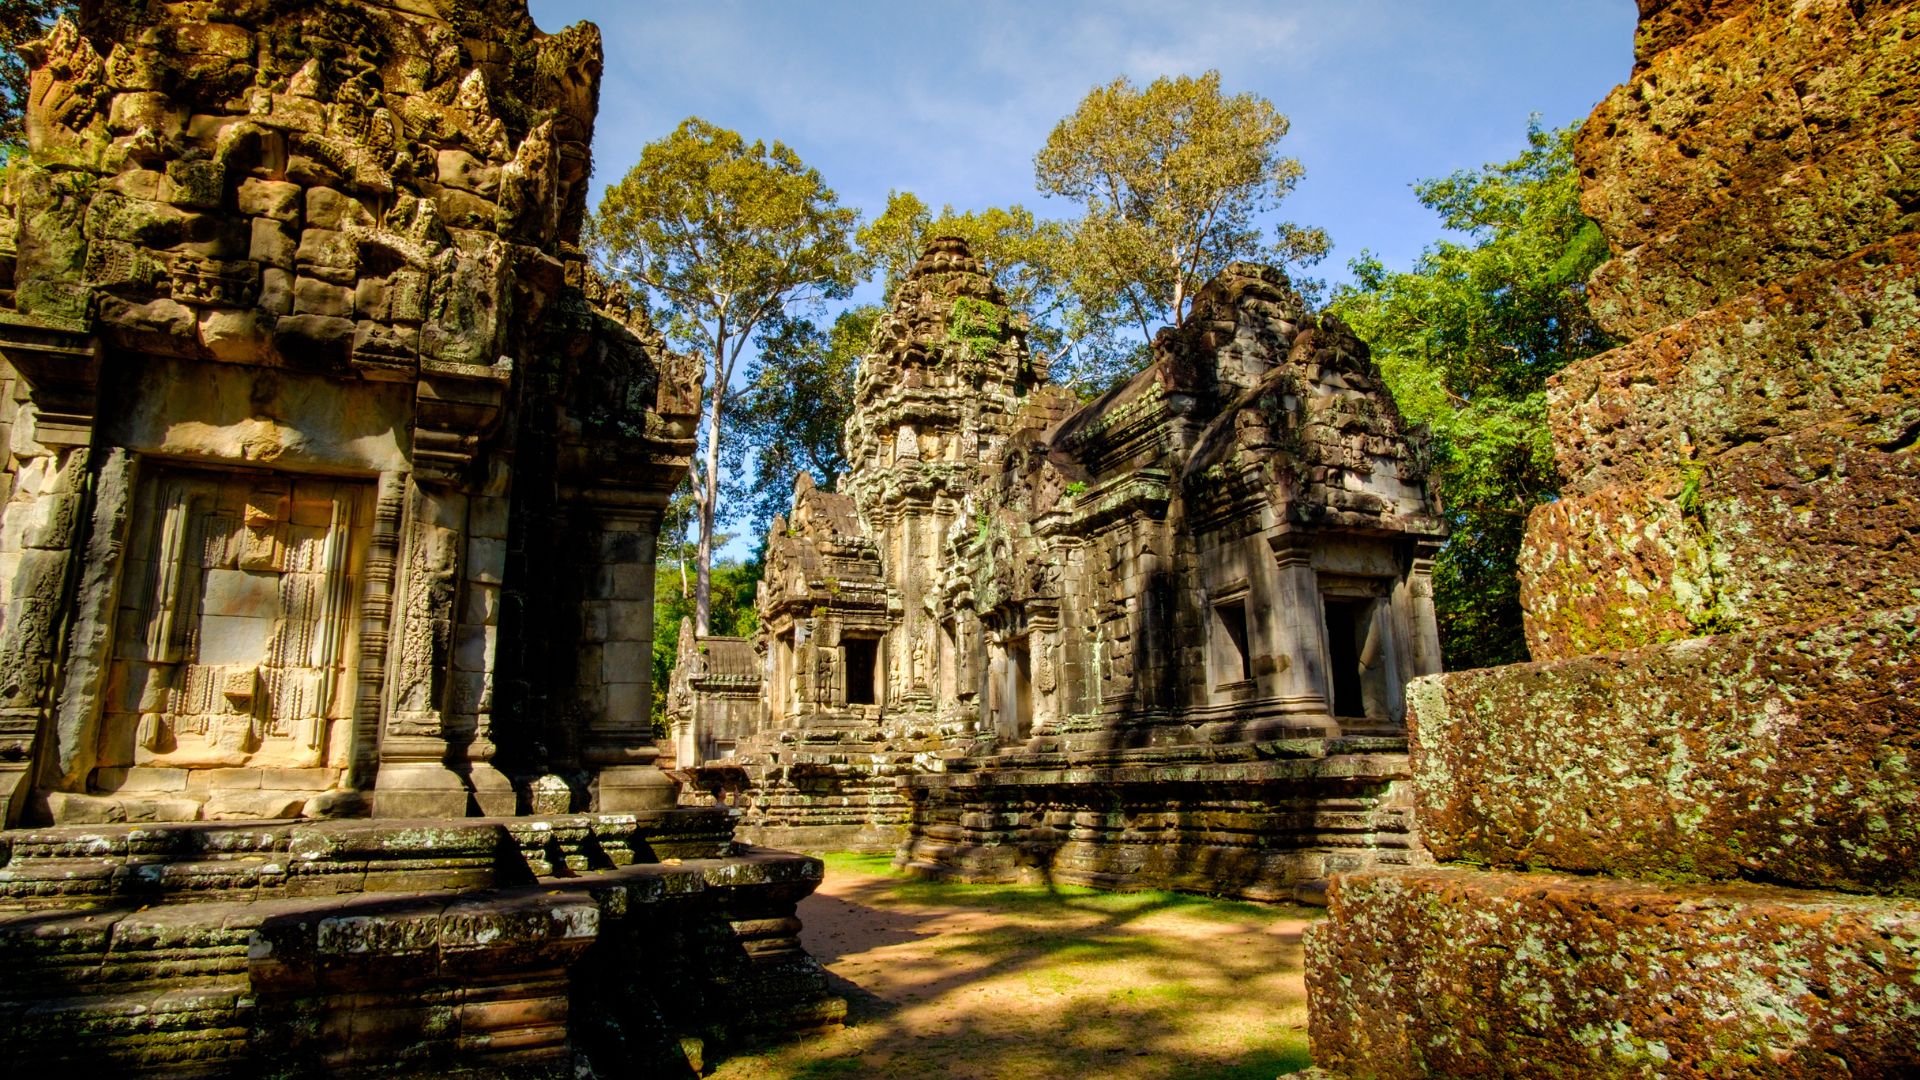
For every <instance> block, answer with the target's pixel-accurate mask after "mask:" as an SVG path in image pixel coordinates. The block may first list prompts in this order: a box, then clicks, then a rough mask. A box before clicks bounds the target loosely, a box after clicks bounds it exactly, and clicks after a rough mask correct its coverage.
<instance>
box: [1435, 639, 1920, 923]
mask: <svg viewBox="0 0 1920 1080" xmlns="http://www.w3.org/2000/svg"><path fill="white" fill-rule="evenodd" d="M1916 640H1920V609H1915V608H1910V607H1909V608H1902V609H1898V610H1893V611H1884V612H1877V613H1874V614H1871V615H1865V616H1861V617H1858V618H1852V619H1840V620H1834V621H1831V622H1826V623H1820V624H1816V625H1812V626H1798V627H1790V628H1779V629H1773V630H1766V631H1760V632H1756V633H1748V634H1741V635H1730V636H1725V637H1716V638H1707V639H1702V640H1698V641H1689V642H1684V643H1680V644H1676V645H1667V646H1662V647H1658V648H1650V649H1642V650H1639V651H1637V652H1630V653H1623V654H1606V655H1601V656H1592V657H1585V658H1581V659H1574V660H1565V661H1559V662H1555V663H1536V664H1525V665H1518V666H1514V667H1506V668H1489V669H1486V670H1481V671H1469V672H1459V673H1456V674H1453V675H1450V676H1447V677H1445V678H1442V679H1429V680H1423V681H1422V682H1420V683H1417V684H1416V689H1415V691H1414V693H1413V698H1412V708H1413V714H1414V716H1413V721H1412V728H1413V760H1414V777H1415V781H1416V784H1417V785H1418V789H1419V791H1420V832H1421V838H1422V840H1423V841H1424V842H1425V843H1426V845H1427V847H1428V849H1429V850H1430V851H1431V852H1432V853H1433V854H1434V856H1435V857H1436V858H1438V859H1441V860H1447V861H1463V862H1470V863H1476V864H1482V865H1493V866H1508V867H1538V868H1545V869H1556V870H1568V871H1575V872H1579V873H1606V874H1615V875H1622V876H1629V877H1643V878H1656V879H1679V880H1687V879H1699V878H1713V879H1724V878H1749V879H1752V880H1756V881H1764V882H1771V883H1776V884H1790V885H1800V886H1807V887H1813V888H1837V889H1845V890H1849V891H1872V892H1887V893H1897V894H1901V895H1907V896H1915V895H1920V813H1916V810H1917V809H1920V776H1916V774H1915V773H1914V771H1913V769H1912V765H1911V763H1912V762H1914V761H1920V654H1916V653H1915V651H1914V642H1915V641H1916Z"/></svg>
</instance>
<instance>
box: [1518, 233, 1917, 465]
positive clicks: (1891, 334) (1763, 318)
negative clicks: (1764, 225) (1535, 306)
mask: <svg viewBox="0 0 1920 1080" xmlns="http://www.w3.org/2000/svg"><path fill="white" fill-rule="evenodd" d="M1915 280H1920V233H1908V234H1905V235H1902V236H1900V237H1896V238H1895V239H1893V240H1890V241H1888V242H1886V243H1884V244H1878V245H1875V246H1873V247H1870V248H1867V249H1865V250H1864V251H1860V252H1858V253H1856V254H1854V255H1852V256H1850V257H1848V258H1846V259H1844V260H1841V261H1840V262H1838V263H1835V264H1833V265H1831V266H1825V267H1822V268H1821V269H1820V270H1818V271H1817V272H1814V273H1810V274H1802V275H1800V276H1798V277H1795V278H1791V279H1789V280H1787V281H1784V282H1782V283H1780V284H1778V285H1776V286H1772V287H1769V288H1766V289H1762V290H1759V291H1758V292H1754V293H1750V294H1748V295H1746V296H1743V297H1741V298H1739V299H1737V300H1734V301H1730V302H1728V303H1726V304H1723V305H1721V306H1720V307H1717V308H1714V309H1712V310H1710V311H1706V312H1703V313H1701V314H1699V315H1697V316H1695V317H1693V318H1691V319H1688V320H1686V321H1684V322H1680V323H1677V324H1675V325H1673V326H1669V327H1665V328H1663V329H1661V330H1658V331H1655V332H1654V333H1651V334H1648V335H1646V336H1643V337H1641V338H1639V339H1637V340H1635V341H1633V342H1632V343H1630V344H1627V345H1624V346H1622V347H1620V348H1617V349H1614V350H1612V351H1610V352H1606V353H1602V354H1601V355H1599V356H1595V357H1590V358H1589V359H1586V360H1583V361H1580V362H1579V363H1576V364H1573V365H1570V366H1569V367H1568V368H1567V369H1566V370H1564V371H1562V372H1560V373H1559V374H1558V375H1556V376H1555V377H1554V379H1553V380H1552V383H1551V385H1550V389H1549V391H1548V409H1549V417H1550V419H1551V421H1552V425H1553V442H1554V447H1555V457H1556V463H1557V464H1558V465H1559V468H1560V473H1561V475H1562V477H1564V478H1565V481H1566V483H1565V485H1564V486H1563V487H1562V489H1561V490H1562V493H1563V494H1566V495H1581V494H1585V493H1587V492H1590V491H1594V490H1597V489H1599V488H1600V487H1602V486H1604V485H1608V484H1623V483H1639V482H1643V481H1646V480H1648V479H1649V478H1658V477H1661V476H1672V475H1675V474H1676V470H1679V469H1681V468H1684V467H1690V466H1696V465H1698V464H1700V463H1702V462H1705V461H1711V460H1714V459H1717V458H1720V457H1722V456H1724V455H1726V454H1728V453H1729V452H1731V451H1735V450H1738V449H1741V448H1744V447H1747V446H1748V445H1750V444H1752V443H1756V442H1760V441H1764V440H1766V439H1771V438H1776V437H1778V436H1781V435H1790V434H1794V433H1796V432H1799V431H1802V430H1804V429H1807V428H1811V427H1818V426H1827V425H1839V426H1840V427H1842V428H1844V430H1843V431H1842V432H1840V433H1841V434H1844V435H1846V436H1848V437H1851V438H1852V439H1853V440H1855V441H1857V442H1858V443H1860V444H1862V445H1866V446H1895V445H1898V444H1899V443H1900V442H1901V441H1902V440H1903V439H1905V438H1908V437H1909V436H1908V432H1909V430H1910V429H1913V428H1914V427H1915V426H1916V425H1917V424H1920V299H1916V297H1915V293H1914V288H1913V283H1914V281H1915Z"/></svg>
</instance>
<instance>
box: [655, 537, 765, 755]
mask: <svg viewBox="0 0 1920 1080" xmlns="http://www.w3.org/2000/svg"><path fill="white" fill-rule="evenodd" d="M764 570H765V565H764V563H763V562H762V559H761V556H760V555H759V554H758V553H756V554H755V555H754V557H753V558H752V559H749V560H748V561H746V562H741V563H736V562H720V563H716V564H715V565H714V567H713V594H712V595H713V608H712V610H711V611H710V612H708V616H707V617H708V619H709V620H711V621H710V623H709V625H710V627H711V629H712V633H713V634H714V635H716V636H718V637H748V636H751V635H752V634H753V632H754V630H755V629H756V628H758V627H759V625H760V614H759V611H758V610H757V609H756V608H755V607H754V593H755V590H757V589H758V588H759V586H760V576H761V574H762V573H763V572H764ZM677 574H678V572H677V571H675V570H674V569H672V568H669V567H668V566H666V565H665V564H664V563H663V564H662V565H661V566H660V567H659V569H658V570H656V571H655V576H654V590H653V718H654V722H655V723H656V724H659V723H661V720H662V718H663V717H665V716H666V714H667V682H668V680H670V679H671V678H672V677H673V665H674V662H675V660H676V659H677V657H676V656H675V652H676V651H677V650H678V649H679V648H680V624H681V623H683V622H685V621H686V620H688V619H691V618H693V615H694V612H693V597H692V596H691V595H689V594H688V593H686V592H684V591H683V590H682V589H681V588H680V582H679V578H678V576H677Z"/></svg>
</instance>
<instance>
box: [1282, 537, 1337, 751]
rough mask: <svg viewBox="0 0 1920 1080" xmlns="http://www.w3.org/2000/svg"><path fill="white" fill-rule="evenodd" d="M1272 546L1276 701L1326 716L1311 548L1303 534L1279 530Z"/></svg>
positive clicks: (1295, 710) (1321, 633) (1323, 663)
mask: <svg viewBox="0 0 1920 1080" xmlns="http://www.w3.org/2000/svg"><path fill="white" fill-rule="evenodd" d="M1268 542H1269V543H1270V544H1271V545H1272V547H1273V559H1274V568H1275V574H1274V581H1275V594H1274V598H1273V610H1274V616H1275V621H1276V623H1277V624H1278V627H1279V633H1280V640H1279V642H1278V645H1279V647H1278V648H1277V649H1276V650H1275V651H1274V660H1275V665H1276V666H1277V667H1278V668H1279V669H1280V670H1279V671H1278V672H1277V692H1276V698H1277V703H1278V705H1279V706H1280V709H1281V711H1282V712H1288V713H1303V714H1305V713H1311V714H1317V715H1321V716H1327V715H1330V714H1331V713H1332V711H1333V710H1332V706H1331V705H1330V704H1329V703H1328V701H1327V678H1326V650H1325V647H1324V645H1323V642H1322V639H1323V638H1324V637H1325V631H1324V628H1323V617H1322V614H1321V611H1320V583H1319V580H1318V579H1317V578H1316V576H1315V574H1314V570H1313V548H1312V545H1311V544H1310V543H1309V542H1308V541H1307V539H1306V538H1305V537H1301V536H1299V535H1296V534H1291V533H1279V534H1276V535H1274V536H1271V537H1268Z"/></svg>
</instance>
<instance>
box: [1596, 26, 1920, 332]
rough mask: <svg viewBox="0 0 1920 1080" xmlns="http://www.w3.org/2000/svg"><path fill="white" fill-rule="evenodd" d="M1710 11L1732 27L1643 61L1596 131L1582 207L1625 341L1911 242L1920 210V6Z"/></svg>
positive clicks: (1614, 326)
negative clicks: (1918, 36)
mask: <svg viewBox="0 0 1920 1080" xmlns="http://www.w3.org/2000/svg"><path fill="white" fill-rule="evenodd" d="M1684 6H1685V7H1688V8H1699V7H1701V5H1698V4H1687V5H1684ZM1709 7H1710V8H1711V10H1710V11H1709V12H1704V13H1702V17H1703V18H1705V17H1711V16H1713V15H1721V14H1725V15H1726V16H1728V17H1726V18H1725V19H1724V21H1719V22H1717V23H1716V24H1715V25H1713V26H1712V27H1711V28H1707V29H1702V30H1701V31H1699V32H1698V33H1696V34H1694V35H1692V36H1690V37H1688V38H1686V39H1685V42H1686V44H1685V47H1684V48H1669V49H1666V50H1665V51H1662V52H1660V53H1658V54H1657V55H1653V56H1650V57H1649V56H1645V54H1644V53H1643V59H1644V60H1645V62H1646V66H1645V67H1644V68H1643V69H1642V70H1641V71H1639V72H1638V73H1637V74H1636V77H1635V79H1634V81H1633V82H1632V83H1630V84H1628V85H1627V86H1624V87H1621V88H1620V89H1618V90H1616V91H1614V93H1613V94H1612V95H1611V96H1609V97H1608V98H1607V99H1606V101H1604V102H1602V103H1601V105H1600V107H1599V108H1598V109H1596V110H1595V112H1594V117H1593V119H1592V121H1591V122H1589V123H1588V124H1587V125H1586V126H1585V128H1584V129H1583V132H1582V137H1581V143H1580V148H1579V151H1578V153H1579V156H1580V160H1581V162H1582V163H1583V166H1584V167H1585V168H1587V169H1589V170H1590V172H1589V175H1591V176H1593V177H1594V179H1593V180H1592V181H1591V182H1589V183H1588V184H1586V185H1585V186H1584V188H1583V194H1582V205H1583V206H1584V207H1585V209H1586V210H1587V212H1588V213H1589V214H1590V215H1592V216H1593V217H1594V218H1595V220H1597V221H1598V222H1599V223H1600V226H1601V228H1602V230H1603V231H1605V233H1606V234H1607V239H1608V242H1609V243H1610V244H1611V245H1612V247H1613V250H1614V251H1615V252H1616V257H1615V258H1614V259H1613V260H1612V261H1611V262H1609V263H1608V264H1607V265H1606V266H1603V267H1602V268H1601V269H1600V270H1599V271H1598V272H1597V273H1596V275H1595V277H1594V280H1593V282H1592V283H1591V286H1590V291H1591V295H1592V297H1593V308H1594V312H1595V314H1596V315H1597V316H1598V317H1599V318H1600V319H1601V321H1602V322H1603V324H1605V325H1607V326H1608V327H1609V329H1611V330H1613V331H1614V332H1615V333H1618V334H1621V335H1623V336H1631V335H1637V334H1641V333H1645V332H1647V331H1650V330H1653V329H1656V328H1658V327H1660V326H1664V325H1666V324H1668V323H1671V322H1673V321H1675V320H1676V319H1681V318H1685V317H1687V316H1689V315H1691V314H1693V313H1694V312H1696V311H1699V310H1701V309H1704V308H1708V307H1712V306H1714V305H1716V304H1719V303H1723V302H1725V301H1727V300H1730V299H1732V298H1734V297H1736V296H1740V295H1743V294H1745V293H1748V292H1750V291H1752V290H1753V289H1754V288H1755V287H1757V286H1760V285H1764V284H1767V283H1769V282H1772V281H1776V280H1780V279H1782V278H1786V277H1790V276H1793V275H1795V274H1799V273H1801V272H1803V271H1806V270H1809V269H1811V268H1813V267H1815V266H1818V265H1820V264H1822V263H1825V262H1828V261H1830V260H1834V259H1840V258H1844V257H1846V256H1847V255H1849V254H1850V253H1852V252H1854V251H1856V250H1858V249H1860V248H1862V247H1865V246H1867V245H1869V244H1872V243H1874V242H1876V241H1878V240H1881V239H1883V238H1885V237H1888V236H1891V235H1893V234H1895V233H1899V232H1907V231H1912V230H1913V229H1914V227H1915V225H1916V223H1917V220H1916V218H1915V216H1914V215H1915V214H1916V213H1917V212H1920V187H1916V186H1915V181H1914V180H1913V179H1912V178H1913V177H1914V176H1915V175H1920V172H1917V171H1916V170H1920V142H1917V141H1915V140H1914V138H1913V137H1912V133H1913V130H1914V127H1915V124H1916V123H1920V90H1916V89H1915V87H1920V56H1916V55H1915V50H1914V49H1913V46H1912V39H1913V36H1914V34H1915V33H1916V26H1920V23H1917V22H1916V20H1920V13H1916V12H1915V11H1914V10H1913V9H1912V8H1911V7H1910V6H1909V5H1906V4H1899V3H1874V4H1853V3H1848V2H1847V0H1816V2H1810V3H1796V4H1787V3H1784V2H1781V0H1768V2H1757V3H1751V4H1744V5H1734V4H1726V5H1710V6H1709ZM1656 36H1658V37H1662V38H1665V37H1666V36H1667V35H1666V34H1665V33H1658V34H1656Z"/></svg>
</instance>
